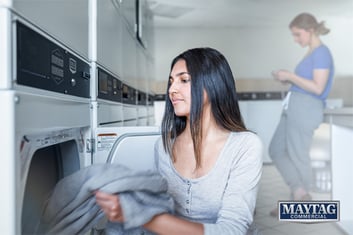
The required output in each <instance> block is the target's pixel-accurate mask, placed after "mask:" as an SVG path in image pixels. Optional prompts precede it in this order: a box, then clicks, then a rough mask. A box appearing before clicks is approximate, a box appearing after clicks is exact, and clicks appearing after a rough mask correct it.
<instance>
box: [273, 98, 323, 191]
mask: <svg viewBox="0 0 353 235" xmlns="http://www.w3.org/2000/svg"><path fill="white" fill-rule="evenodd" d="M323 109H324V102H323V101H322V100H319V99H316V98H314V97H312V96H310V95H305V94H302V93H299V92H291V96H290V99H289V104H288V108H287V110H283V112H282V115H281V119H280V122H279V124H278V126H277V129H276V131H275V133H274V135H273V137H272V140H271V143H270V147H269V154H270V157H271V158H272V160H273V162H274V164H275V165H276V167H277V169H278V170H279V172H280V174H281V175H282V177H283V178H284V180H285V182H286V183H287V185H288V186H289V187H290V189H291V191H292V192H295V190H296V189H298V188H303V189H305V190H306V191H309V190H310V186H311V179H312V178H311V177H312V170H311V161H310V156H309V152H310V146H311V142H312V138H313V134H314V130H315V129H316V128H317V127H318V126H319V125H320V123H321V122H322V121H323Z"/></svg>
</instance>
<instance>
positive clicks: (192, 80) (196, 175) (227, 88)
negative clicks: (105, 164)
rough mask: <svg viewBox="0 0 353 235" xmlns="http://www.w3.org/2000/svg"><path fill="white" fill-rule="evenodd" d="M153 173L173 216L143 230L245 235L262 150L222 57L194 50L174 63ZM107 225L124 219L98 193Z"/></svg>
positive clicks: (113, 201) (113, 202)
mask: <svg viewBox="0 0 353 235" xmlns="http://www.w3.org/2000/svg"><path fill="white" fill-rule="evenodd" d="M161 129H162V137H161V138H160V139H159V140H158V141H157V143H156V145H155V162H156V169H157V170H158V172H159V173H160V174H161V175H162V176H163V177H164V178H165V179H166V180H167V182H168V193H169V194H170V195H171V196H172V198H173V199H174V201H175V214H173V215H172V214H166V213H165V214H159V215H156V216H154V217H153V219H152V220H150V221H149V222H148V223H146V224H145V225H144V228H145V229H147V230H149V231H152V232H154V233H157V234H168V235H172V234H193V235H197V234H222V235H223V234H229V235H235V234H246V233H247V231H248V230H249V228H250V225H251V224H252V222H253V213H254V209H255V204H256V197H257V191H258V187H259V180H260V177H261V173H262V144H261V141H260V140H259V138H258V137H257V136H256V135H255V134H254V133H252V132H250V131H248V130H247V129H246V128H245V126H244V123H243V121H242V118H241V113H240V110H239V106H238V99H237V93H236V88H235V81H234V77H233V74H232V71H231V69H230V66H229V64H228V62H227V60H226V59H225V57H224V56H223V55H222V54H221V53H220V52H218V51H217V50H215V49H212V48H194V49H190V50H187V51H185V52H183V53H182V54H180V55H179V56H177V57H176V58H175V59H174V60H173V62H172V65H171V71H170V74H169V82H168V88H167V96H166V106H165V113H164V118H163V121H162V125H161ZM96 197H97V202H98V204H100V205H101V207H102V208H103V210H104V211H105V212H106V215H107V217H108V218H109V220H110V221H118V222H123V221H124V215H123V211H122V210H121V207H120V205H119V200H118V196H116V195H109V194H104V193H102V192H98V193H97V194H96Z"/></svg>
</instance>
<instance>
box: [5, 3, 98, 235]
mask: <svg viewBox="0 0 353 235" xmlns="http://www.w3.org/2000/svg"><path fill="white" fill-rule="evenodd" d="M0 8H1V9H0V19H1V20H2V21H1V25H2V26H4V27H5V29H1V30H2V32H4V33H5V35H4V37H5V38H7V39H8V40H6V41H2V42H1V43H0V44H1V45H0V47H1V48H5V47H6V48H7V47H8V48H9V49H8V50H6V51H7V53H5V54H3V51H1V52H0V53H1V58H2V59H4V61H6V63H1V65H0V67H1V68H0V70H2V71H3V69H4V70H5V71H7V72H6V73H1V74H0V75H1V78H0V80H1V81H3V82H2V83H1V84H0V85H1V87H0V106H1V107H2V109H3V111H2V119H1V122H0V130H1V132H0V142H1V146H2V148H1V150H2V162H1V167H2V168H1V169H2V170H1V171H0V177H1V181H0V187H1V188H2V192H3V194H2V196H1V197H0V198H1V201H0V203H1V208H2V213H3V214H4V215H6V216H5V217H4V218H3V219H2V220H1V221H0V227H1V230H2V233H4V234H40V233H41V232H42V231H44V230H43V229H44V227H42V226H41V223H40V218H41V211H42V208H43V205H44V202H45V199H46V198H47V196H48V195H49V194H50V191H51V190H52V189H53V187H54V186H55V184H56V182H58V180H60V179H61V178H62V177H65V176H66V175H68V174H71V173H73V172H75V171H77V170H79V169H80V168H81V167H85V166H87V165H90V164H91V161H92V156H91V155H92V154H91V152H89V151H87V149H89V146H88V145H89V143H90V141H89V140H90V139H91V132H90V95H89V92H90V81H89V80H90V66H89V63H88V62H87V61H85V59H84V58H83V57H81V56H80V55H79V54H77V53H76V52H74V51H73V50H71V49H69V48H68V47H67V46H65V45H64V44H63V43H61V42H59V41H57V40H56V39H54V38H53V37H51V36H50V35H49V34H47V33H46V32H45V31H43V30H41V29H39V28H37V27H35V26H34V25H33V24H32V23H31V22H29V21H27V20H26V19H25V18H23V17H21V16H19V15H17V14H15V13H14V11H12V10H11V9H6V8H2V7H0ZM3 19H5V20H3Z"/></svg>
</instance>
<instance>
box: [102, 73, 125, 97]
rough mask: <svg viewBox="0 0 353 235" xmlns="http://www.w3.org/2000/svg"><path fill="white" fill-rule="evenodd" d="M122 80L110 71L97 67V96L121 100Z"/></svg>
mask: <svg viewBox="0 0 353 235" xmlns="http://www.w3.org/2000/svg"><path fill="white" fill-rule="evenodd" d="M121 87H122V82H121V81H120V80H119V79H118V78H116V77H114V76H113V75H111V74H110V73H108V72H106V71H104V70H103V69H101V68H98V98H101V99H105V100H111V101H117V102H121V100H122V91H121Z"/></svg>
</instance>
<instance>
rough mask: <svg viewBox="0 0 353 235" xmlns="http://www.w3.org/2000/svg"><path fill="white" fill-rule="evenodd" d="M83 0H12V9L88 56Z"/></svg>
mask: <svg viewBox="0 0 353 235" xmlns="http://www.w3.org/2000/svg"><path fill="white" fill-rule="evenodd" d="M88 4H89V1H87V0H75V1H67V0H56V1H48V0H25V1H24V0H13V11H14V12H16V13H18V14H19V15H20V16H22V17H23V18H25V19H26V20H28V21H29V22H32V23H33V24H35V25H37V26H38V27H39V28H41V29H42V30H44V31H45V32H46V33H48V34H49V35H51V36H53V37H54V38H56V39H57V40H59V41H61V42H62V43H64V44H65V45H67V46H68V47H69V48H70V49H72V50H73V51H75V52H76V53H78V54H80V55H82V56H83V57H85V58H88V12H89V11H88Z"/></svg>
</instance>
